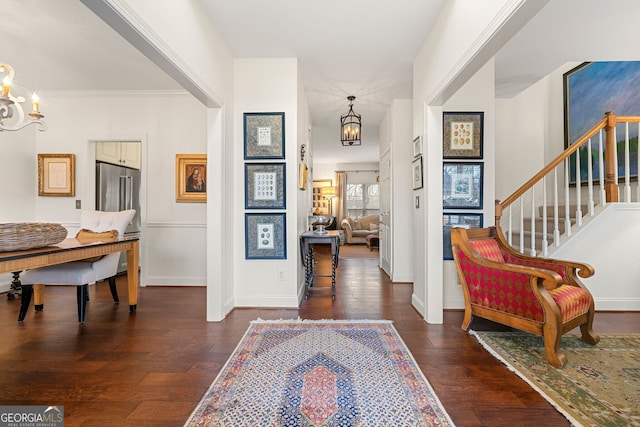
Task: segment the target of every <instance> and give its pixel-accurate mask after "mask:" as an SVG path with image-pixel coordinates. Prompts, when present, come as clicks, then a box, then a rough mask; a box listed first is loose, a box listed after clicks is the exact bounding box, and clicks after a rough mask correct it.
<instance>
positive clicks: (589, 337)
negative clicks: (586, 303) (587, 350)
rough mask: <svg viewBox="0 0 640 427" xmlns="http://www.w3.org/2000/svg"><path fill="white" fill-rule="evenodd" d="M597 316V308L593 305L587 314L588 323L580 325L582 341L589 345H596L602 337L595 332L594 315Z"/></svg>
mask: <svg viewBox="0 0 640 427" xmlns="http://www.w3.org/2000/svg"><path fill="white" fill-rule="evenodd" d="M594 314H595V307H594V305H593V303H591V308H590V309H589V312H588V313H587V321H586V322H585V323H583V324H582V325H580V332H581V334H582V341H584V342H586V343H587V344H591V345H596V344H597V343H598V342H599V341H600V336H599V335H598V334H596V333H595V332H593V315H594Z"/></svg>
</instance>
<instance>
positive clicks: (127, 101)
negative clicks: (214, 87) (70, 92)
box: [0, 93, 207, 286]
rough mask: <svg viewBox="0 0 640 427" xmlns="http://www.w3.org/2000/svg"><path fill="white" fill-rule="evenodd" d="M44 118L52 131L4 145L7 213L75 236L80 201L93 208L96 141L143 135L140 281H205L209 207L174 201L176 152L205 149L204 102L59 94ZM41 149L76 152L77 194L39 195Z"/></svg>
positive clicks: (182, 97) (2, 189)
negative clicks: (53, 224)
mask: <svg viewBox="0 0 640 427" xmlns="http://www.w3.org/2000/svg"><path fill="white" fill-rule="evenodd" d="M158 118H162V119H160V120H159V119H158ZM168 118H170V120H169V119H168ZM46 120H47V123H48V129H47V131H45V132H38V133H37V134H35V143H31V144H29V143H26V144H25V145H24V146H23V147H22V148H20V150H19V153H16V147H15V145H14V144H13V143H11V144H5V143H2V144H0V158H2V159H3V161H5V160H4V159H7V161H10V163H11V169H12V170H13V172H14V173H13V174H12V176H10V177H7V179H6V180H3V181H2V184H1V185H0V197H1V198H2V199H3V200H11V202H12V206H13V207H11V209H8V207H9V205H8V204H6V205H3V209H2V211H3V212H7V213H9V212H10V215H9V216H11V217H13V218H14V219H19V220H20V221H25V219H26V220H33V221H44V222H58V223H61V224H63V225H64V226H65V227H67V229H69V230H70V232H71V233H72V234H75V231H76V230H77V227H78V226H79V211H78V210H76V208H75V201H76V200H80V201H81V203H82V207H83V208H85V209H93V208H94V207H95V141H96V140H110V141H113V140H133V141H136V140H138V141H141V142H142V188H141V204H142V212H141V219H142V237H141V252H142V256H141V259H140V263H141V267H142V268H141V285H143V286H144V285H147V284H154V285H204V284H205V283H206V267H205V266H206V263H205V261H206V251H205V247H206V236H205V233H204V230H205V228H206V216H205V215H206V205H205V204H195V203H176V201H175V155H176V154H177V153H204V152H206V149H207V147H206V108H205V107H204V106H203V105H202V104H201V103H200V102H199V101H197V100H196V99H195V98H193V97H192V96H191V95H189V94H186V93H180V94H161V93H155V94H152V93H145V94H142V93H138V94H132V95H125V94H121V95H113V94H84V95H77V96H73V97H70V96H67V97H63V96H61V95H60V96H58V97H52V98H49V99H47V112H46ZM16 135H20V133H17V134H16ZM25 136H28V131H27V133H26V134H25ZM2 137H3V138H4V137H5V135H4V134H2ZM21 137H22V136H21ZM9 139H11V140H12V141H13V138H12V137H10V136H9ZM27 139H28V138H27ZM16 142H17V141H16ZM38 153H73V154H75V156H76V163H75V166H76V180H75V184H76V195H75V197H43V196H38V195H37V194H38V193H37V154H38ZM16 186H18V187H21V188H22V189H23V194H22V195H21V196H19V197H16V194H15V187H16ZM167 242H172V244H171V245H168V244H167Z"/></svg>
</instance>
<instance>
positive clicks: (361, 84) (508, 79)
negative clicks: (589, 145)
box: [0, 0, 640, 163]
mask: <svg viewBox="0 0 640 427" xmlns="http://www.w3.org/2000/svg"><path fill="white" fill-rule="evenodd" d="M199 1H200V2H201V3H202V5H203V6H204V8H205V10H206V11H207V13H208V15H209V17H210V18H211V20H212V22H213V24H214V25H215V27H216V28H217V29H218V30H219V32H220V33H221V35H222V37H223V38H224V39H225V41H226V44H227V45H228V47H229V49H230V50H231V52H232V54H233V55H234V57H238V58H262V57H263V58H290V57H297V58H298V60H299V66H300V73H301V76H302V80H303V82H304V86H305V93H306V96H307V100H308V103H309V109H310V112H311V117H312V122H313V126H314V129H315V130H319V129H323V128H324V129H326V131H325V132H324V133H325V134H331V132H335V134H336V138H337V135H338V132H339V130H338V126H339V116H340V115H341V114H344V113H346V111H347V109H348V102H347V99H346V98H347V96H349V95H355V96H356V100H355V104H354V110H355V111H356V112H358V113H360V114H362V117H363V134H364V135H365V139H364V142H363V146H362V147H349V148H345V149H344V151H343V152H339V153H336V150H334V149H331V148H329V149H325V150H323V148H322V147H319V145H320V144H316V147H315V151H314V160H315V161H316V162H321V163H322V162H339V163H350V162H360V161H377V159H378V151H377V150H378V147H377V143H375V144H373V143H368V142H367V139H366V135H367V132H368V130H367V129H369V128H371V129H372V130H371V133H375V134H376V138H375V139H376V141H377V131H378V130H377V127H378V124H379V122H380V120H381V118H382V116H383V114H384V112H385V111H386V110H387V108H388V107H389V105H390V104H391V101H392V100H393V99H396V98H411V97H412V62H413V58H414V57H415V55H416V53H417V52H418V50H419V48H420V46H421V44H422V42H423V40H424V38H425V37H426V35H427V33H428V31H429V29H430V27H431V25H432V24H433V22H434V20H435V19H436V17H437V15H438V13H439V11H440V9H441V8H442V5H443V4H444V3H445V1H446V0H429V1H425V0H376V3H375V5H376V6H375V7H371V0H349V1H344V0H324V1H323V2H316V1H312V0H296V1H291V0H270V1H268V2H267V1H263V0H199ZM610 3H611V4H612V6H607V7H603V3H602V1H601V0H551V1H550V2H549V3H548V4H547V6H545V7H544V8H543V9H542V10H541V11H540V12H539V13H538V14H537V15H536V16H535V17H534V18H533V19H532V20H531V21H529V23H527V24H526V25H525V27H523V28H522V30H521V31H520V32H519V33H518V34H517V35H516V36H515V37H513V38H512V39H511V40H510V41H509V42H508V43H507V44H506V45H505V46H504V47H503V48H502V50H501V51H500V52H499V53H498V54H497V55H496V96H497V97H511V96H513V95H514V94H516V93H519V92H520V91H521V90H523V89H524V88H526V87H528V86H530V85H531V84H532V83H534V82H536V81H538V80H539V79H540V78H541V77H543V76H545V75H547V74H548V73H549V72H551V71H553V70H555V69H556V68H558V67H559V66H561V65H563V64H565V63H566V62H570V61H583V60H596V59H597V60H616V59H633V58H634V57H635V58H638V53H640V52H639V51H640V49H639V48H638V43H639V40H640V39H638V38H637V37H636V38H633V39H632V40H629V37H628V31H627V32H626V35H625V29H626V28H632V27H634V26H635V23H634V22H633V21H631V19H632V18H633V17H634V16H638V14H639V13H640V2H638V1H636V0H615V1H613V2H610ZM607 4H608V5H609V3H607ZM0 5H1V8H0V10H2V15H3V25H2V26H1V27H0V37H1V39H2V40H4V43H3V46H2V53H1V54H0V55H1V56H0V62H6V63H9V64H11V65H12V66H13V67H14V68H15V71H16V80H17V82H16V83H20V82H24V83H25V86H28V87H29V88H31V89H35V90H37V91H39V92H40V94H41V97H42V98H44V101H43V109H44V108H45V105H46V94H47V92H57V91H95V90H109V91H126V90H175V89H180V87H179V85H178V84H177V83H176V82H175V81H174V80H173V79H172V78H171V77H169V76H168V75H167V74H165V73H164V72H163V71H162V70H160V69H159V68H158V67H157V66H156V65H154V64H153V63H152V62H151V61H150V60H148V59H147V58H146V57H145V56H143V55H142V54H141V53H140V52H138V51H137V50H136V49H135V48H134V47H132V46H131V45H130V44H129V43H128V42H126V41H125V40H124V39H123V38H122V37H121V36H120V35H118V34H117V33H116V32H115V31H114V30H113V29H111V28H110V27H108V26H107V25H106V24H105V23H104V22H103V21H102V20H100V18H98V17H97V16H96V15H95V14H94V13H93V12H91V11H90V10H89V9H88V8H87V7H86V6H84V5H83V4H82V3H81V2H80V1H78V0H56V1H51V0H20V1H15V0H0ZM248 10H250V11H251V13H247V11H248ZM619 10H625V13H622V14H621V13H619V12H618V11H619ZM577 11H579V13H577ZM27 23H28V24H27ZM616 37H618V40H624V41H625V43H611V41H612V40H616ZM549 46H553V49H549ZM45 114H46V112H45ZM319 133H322V132H319Z"/></svg>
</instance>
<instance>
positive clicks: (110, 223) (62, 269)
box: [18, 210, 135, 323]
mask: <svg viewBox="0 0 640 427" xmlns="http://www.w3.org/2000/svg"><path fill="white" fill-rule="evenodd" d="M134 214H135V210H126V211H120V212H102V211H89V210H85V211H82V212H80V228H81V229H82V230H81V231H80V232H79V233H78V236H76V238H77V239H78V240H80V239H81V238H82V236H87V235H91V234H92V232H93V233H96V234H95V237H94V238H96V239H100V240H103V241H108V239H113V238H117V237H118V236H123V235H124V232H125V230H126V228H127V225H128V224H129V223H130V222H131V220H132V219H133V216H134ZM84 238H85V239H86V238H89V239H91V237H84ZM119 259H120V254H119V253H112V254H109V255H105V256H102V257H98V258H96V259H86V260H82V261H74V262H68V263H66V264H57V265H52V266H48V267H41V268H34V269H31V270H27V271H25V272H24V273H23V274H22V276H21V278H20V281H21V282H22V292H23V295H22V303H21V306H20V314H19V316H18V321H19V322H22V321H23V320H24V317H25V315H26V313H27V310H28V309H29V304H30V303H31V295H32V293H33V290H34V289H33V287H34V285H35V292H36V310H38V311H39V310H42V309H43V307H44V304H43V303H42V301H43V298H44V286H43V285H76V286H77V303H78V322H80V323H84V317H85V308H86V302H87V300H88V295H89V291H88V285H89V283H93V282H97V281H99V280H103V279H107V278H108V279H109V287H110V290H111V295H112V297H113V300H114V301H115V302H116V303H117V302H118V291H117V289H116V282H115V276H116V273H117V271H118V261H119Z"/></svg>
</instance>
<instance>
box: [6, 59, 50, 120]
mask: <svg viewBox="0 0 640 427" xmlns="http://www.w3.org/2000/svg"><path fill="white" fill-rule="evenodd" d="M0 78H2V92H1V93H0V131H16V130H20V129H23V128H25V127H27V126H29V125H32V124H35V125H38V130H40V131H44V130H46V128H47V125H46V123H45V122H44V121H42V118H43V117H44V116H43V115H42V114H41V113H40V99H39V98H38V95H36V94H35V93H33V95H32V97H31V112H30V113H28V114H27V115H26V116H28V117H26V116H25V113H24V109H23V106H22V104H24V102H25V98H24V97H23V96H21V95H20V94H14V93H12V89H14V71H13V67H11V66H10V65H8V64H3V63H0Z"/></svg>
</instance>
